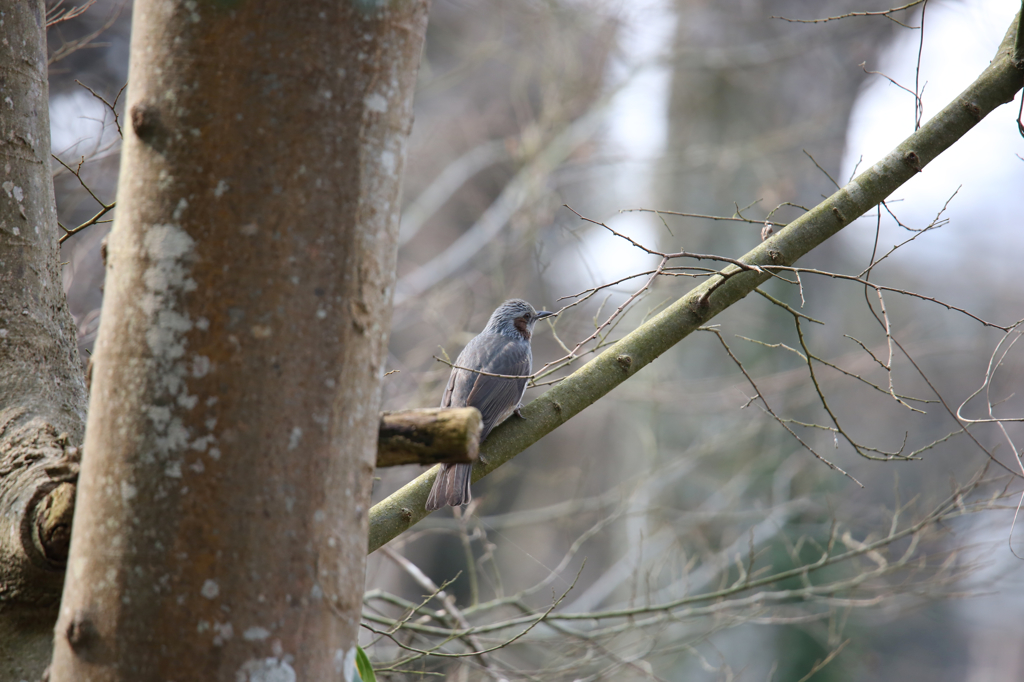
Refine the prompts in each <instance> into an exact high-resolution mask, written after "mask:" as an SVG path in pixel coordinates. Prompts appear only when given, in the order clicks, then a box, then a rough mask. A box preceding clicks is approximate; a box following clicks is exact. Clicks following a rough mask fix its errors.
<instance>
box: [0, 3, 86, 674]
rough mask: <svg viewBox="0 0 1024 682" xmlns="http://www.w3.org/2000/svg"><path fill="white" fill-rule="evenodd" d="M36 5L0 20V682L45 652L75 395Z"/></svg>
mask: <svg viewBox="0 0 1024 682" xmlns="http://www.w3.org/2000/svg"><path fill="white" fill-rule="evenodd" d="M44 16H45V14H44V9H43V3H42V2H41V0H37V1H29V2H12V3H4V7H3V13H2V21H0V157H2V158H0V682H6V681H7V680H24V679H35V678H38V676H39V674H40V673H41V672H42V670H43V669H44V668H45V666H46V663H47V662H48V659H49V656H50V644H51V641H52V631H53V622H54V620H55V619H56V617H57V605H58V602H59V599H60V591H61V584H62V582H63V577H64V572H63V568H64V565H65V561H66V559H67V551H68V544H69V540H70V533H69V531H70V527H71V511H72V507H73V504H74V495H75V486H74V480H75V475H76V473H77V467H78V447H76V446H77V445H79V444H81V441H82V433H83V431H84V425H85V407H86V391H85V382H84V380H83V375H82V370H81V365H80V363H79V358H78V351H77V349H76V346H75V326H74V323H73V321H72V319H71V315H70V314H69V313H68V311H67V307H66V305H65V301H64V291H63V289H62V287H61V277H60V266H59V264H58V258H57V257H58V251H57V240H58V237H59V235H58V227H57V216H56V213H55V209H54V203H53V180H52V178H51V171H50V119H49V115H48V109H47V97H48V88H47V80H46V78H47V67H46V40H45V32H46V28H45V18H44Z"/></svg>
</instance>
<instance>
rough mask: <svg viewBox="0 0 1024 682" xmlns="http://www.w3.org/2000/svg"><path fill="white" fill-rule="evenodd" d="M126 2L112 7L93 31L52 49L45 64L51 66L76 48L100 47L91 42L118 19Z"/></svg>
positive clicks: (75, 50) (76, 49)
mask: <svg viewBox="0 0 1024 682" xmlns="http://www.w3.org/2000/svg"><path fill="white" fill-rule="evenodd" d="M90 4H91V3H90ZM126 4H127V0H125V2H122V3H121V4H120V5H118V6H117V7H116V8H115V9H114V11H113V12H111V13H110V17H109V18H108V19H107V20H106V21H105V22H104V23H103V25H102V26H100V27H99V28H98V29H96V30H95V31H93V32H92V33H89V34H87V35H84V36H82V37H81V38H78V39H76V40H72V41H65V42H63V44H62V45H61V46H60V47H59V48H57V49H56V50H54V51H53V53H52V54H51V55H50V57H49V59H48V60H47V64H48V65H50V66H52V65H54V64H56V63H57V62H59V61H60V60H62V59H64V58H65V57H67V56H68V55H70V54H72V53H74V52H77V51H78V50H81V49H83V48H86V47H100V45H99V44H95V43H93V41H94V40H96V39H97V38H99V37H100V36H101V35H103V33H105V32H106V31H107V30H108V29H109V28H110V27H112V26H113V25H114V24H115V23H117V19H118V17H120V16H121V12H122V11H123V10H124V8H125V5H126ZM80 13H81V12H79V14H80ZM55 23H60V22H55Z"/></svg>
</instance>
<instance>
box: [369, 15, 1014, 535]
mask: <svg viewBox="0 0 1024 682" xmlns="http://www.w3.org/2000/svg"><path fill="white" fill-rule="evenodd" d="M1016 26H1017V19H1016V18H1015V19H1014V20H1013V22H1012V24H1011V27H1010V30H1009V31H1008V32H1007V34H1006V37H1005V38H1004V39H1003V42H1002V44H1001V45H1000V46H999V50H998V52H997V53H996V55H995V58H994V59H993V61H992V63H991V64H990V65H989V66H988V68H986V69H985V70H984V71H983V72H982V73H981V75H980V76H979V77H978V79H977V80H976V81H975V82H974V83H972V84H971V85H970V87H968V88H967V89H966V90H965V91H964V92H963V93H961V94H960V96H959V97H957V98H956V99H955V100H954V101H953V102H951V103H950V104H949V105H948V106H946V108H945V109H943V110H942V111H941V112H939V114H938V115H937V116H935V117H934V118H933V119H932V120H930V121H928V122H927V123H926V124H924V125H923V126H921V128H920V129H919V130H917V132H915V133H914V134H913V135H911V136H910V137H908V138H907V139H906V140H905V141H904V142H903V143H902V144H901V145H899V146H898V147H897V148H896V149H894V150H893V151H892V152H890V153H889V154H888V155H887V156H886V157H885V158H884V159H882V160H881V161H879V162H878V163H876V164H875V165H874V166H872V167H871V168H870V169H868V170H867V171H865V172H864V173H861V174H860V175H859V176H857V178H855V179H854V180H853V181H851V182H850V183H849V184H848V185H846V186H845V187H843V188H842V189H840V190H839V191H837V192H836V193H835V194H833V195H832V196H830V197H829V198H828V199H826V200H825V201H823V202H821V203H820V204H818V205H817V206H816V207H815V208H814V209H812V210H811V211H809V212H808V213H806V214H804V215H802V216H801V217H800V218H798V219H796V220H794V221H793V222H792V223H790V224H789V225H788V226H787V227H786V228H784V229H782V230H780V231H779V232H778V233H777V234H775V235H773V236H772V237H770V238H769V239H767V240H766V241H764V242H762V243H761V244H759V245H758V246H757V247H756V248H754V249H753V250H751V251H750V252H748V253H747V254H746V255H745V256H743V258H742V259H740V260H742V262H744V263H746V264H748V265H757V266H763V267H770V266H772V265H779V266H786V265H792V264H793V263H794V262H796V260H797V259H798V258H800V257H801V256H803V255H804V254H806V253H808V252H809V251H810V250H811V249H813V248H814V247H816V246H818V245H819V244H821V243H822V242H824V241H825V240H827V239H828V238H829V237H831V236H832V235H834V234H836V233H837V232H839V230H841V229H842V228H843V227H845V226H847V225H849V224H850V223H851V222H852V221H853V220H855V219H856V218H858V217H860V216H861V215H863V214H864V213H865V212H867V211H868V210H870V209H871V208H872V207H874V206H876V205H877V204H878V203H879V202H881V201H883V200H884V199H885V198H886V197H888V196H889V195H890V194H892V192H894V191H895V190H896V189H898V188H899V187H900V186H901V185H903V183H905V182H907V180H909V179H910V178H912V177H913V176H914V175H916V174H917V173H920V172H921V171H922V169H923V168H924V167H925V166H926V165H928V163H930V162H931V161H932V160H933V159H935V157H937V156H938V155H939V154H940V153H942V152H943V151H945V150H946V149H947V148H948V147H950V146H951V145H952V144H953V143H954V142H956V141H957V140H959V139H960V138H961V137H963V136H964V134H966V133H967V131H969V130H970V129H971V128H973V127H974V126H975V125H976V124H977V123H978V122H979V121H981V119H983V118H984V117H985V116H987V115H988V114H989V113H991V112H992V111H993V110H994V109H995V108H996V107H998V106H1000V105H1002V104H1005V103H1006V102H1009V101H1011V100H1012V99H1013V97H1014V95H1015V94H1016V93H1017V91H1018V90H1020V89H1021V84H1022V77H1021V76H1022V74H1021V71H1019V70H1018V69H1017V68H1016V67H1015V66H1014V63H1013V60H1012V52H1013V46H1014V40H1015V34H1016ZM721 275H722V276H717V277H711V278H709V279H708V280H707V281H706V282H705V283H703V284H702V285H700V286H698V287H695V288H694V289H692V290H691V291H690V292H689V293H687V294H686V295H685V296H683V297H682V298H680V299H679V300H677V301H676V302H675V303H674V304H672V305H671V306H669V307H668V308H667V309H666V310H664V311H663V312H662V313H661V314H660V315H658V316H657V317H655V318H653V319H651V320H650V321H648V322H647V323H645V324H644V325H642V326H640V327H639V328H637V329H636V330H635V331H633V332H632V333H630V334H629V335H628V336H626V337H625V338H623V339H622V340H621V341H619V342H618V343H616V344H614V345H612V346H611V347H610V348H608V350H606V351H605V352H604V353H602V354H601V355H599V356H598V357H597V358H595V359H594V360H592V361H591V362H589V363H588V364H586V365H585V366H583V367H581V368H580V369H579V370H577V371H576V372H575V373H573V374H572V375H571V376H570V377H568V378H567V379H565V380H564V381H562V382H561V383H560V384H558V385H557V386H555V387H554V388H552V389H551V390H550V391H548V392H547V393H545V394H544V395H542V396H541V397H539V398H538V399H536V400H534V401H533V402H532V403H530V404H529V405H527V406H526V407H525V408H524V409H523V415H524V416H525V417H526V420H519V419H512V420H509V421H507V422H505V423H504V424H502V425H501V426H499V427H497V428H496V429H495V430H494V431H493V432H492V433H491V434H490V436H489V437H488V439H487V442H486V443H485V444H484V446H483V449H482V452H481V455H482V459H481V461H480V462H479V463H477V465H476V467H474V470H473V480H474V481H477V480H479V479H480V478H483V477H484V476H486V475H487V474H489V473H490V472H491V471H493V470H494V469H496V468H498V467H499V466H501V465H502V464H504V463H505V462H507V461H509V460H510V459H512V457H514V456H515V455H517V454H518V453H520V452H522V451H523V450H525V449H526V448H527V447H529V446H530V445H532V444H533V443H535V442H537V441H538V440H540V439H541V438H542V437H543V436H545V435H547V434H548V433H550V432H551V431H553V430H554V429H556V428H557V427H558V426H560V425H561V424H563V423H564V422H565V421H567V420H568V419H570V418H571V417H573V416H575V415H577V414H579V413H580V412H581V411H583V409H584V408H586V407H587V406H589V405H591V404H592V403H594V402H596V401H597V400H598V399H600V398H601V397H602V396H604V395H605V394H607V393H608V392H609V391H611V390H612V389H613V388H615V387H616V386H618V385H619V384H621V383H622V382H623V381H625V380H626V379H627V378H629V377H630V376H632V375H633V374H635V373H636V372H637V371H639V370H640V368H642V367H645V366H646V365H648V364H650V363H651V362H653V361H654V359H655V358H657V357H658V356H659V355H661V354H662V353H664V352H665V351H667V350H668V349H669V348H671V347H672V346H674V345H675V344H677V343H679V342H680V341H681V340H683V339H684V338H686V337H687V336H688V335H689V334H690V333H691V332H693V331H695V330H696V329H698V328H699V327H700V326H701V325H703V324H705V323H707V322H708V320H710V319H711V318H713V317H714V316H715V315H717V314H718V313H720V312H722V311H723V310H725V309H726V308H728V307H729V306H731V305H732V304H734V303H736V302H737V301H739V300H740V299H742V298H744V297H745V296H746V295H747V294H749V293H750V292H752V291H753V290H754V289H755V288H757V287H758V286H759V285H760V284H761V283H763V282H764V281H766V280H767V279H768V278H769V277H770V276H771V275H770V274H769V273H768V272H756V271H753V270H747V271H743V270H741V269H740V268H739V267H737V266H735V265H730V266H729V267H727V268H724V269H723V270H722V271H721ZM435 475H436V470H431V471H428V472H426V473H424V474H423V475H422V476H419V477H418V478H416V479H415V480H413V481H412V482H410V483H409V484H408V485H406V486H404V487H403V488H401V489H400V490H398V491H397V492H395V493H394V494H393V495H391V496H390V497H388V498H387V499H385V500H383V501H381V502H380V503H378V504H376V505H374V507H373V508H372V509H371V510H370V544H369V549H370V551H371V552H372V551H373V550H375V549H377V548H379V547H380V546H382V545H383V544H385V543H386V542H388V541H389V540H391V539H392V538H394V537H396V536H397V535H399V534H400V533H402V532H403V531H404V530H406V529H407V528H409V527H411V526H412V525H413V524H415V523H417V522H418V521H419V520H420V519H422V518H423V517H425V516H426V515H427V512H426V511H425V510H424V508H423V505H424V501H425V500H426V498H427V495H428V493H429V491H430V486H431V485H432V484H433V482H434V476H435Z"/></svg>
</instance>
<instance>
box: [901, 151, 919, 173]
mask: <svg viewBox="0 0 1024 682" xmlns="http://www.w3.org/2000/svg"><path fill="white" fill-rule="evenodd" d="M903 163H905V164H907V165H908V166H910V168H911V169H913V171H914V172H915V173H920V172H921V157H919V156H918V155H917V152H914V151H910V152H907V153H906V154H904V155H903Z"/></svg>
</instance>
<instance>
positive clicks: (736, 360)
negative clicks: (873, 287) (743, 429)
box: [701, 318, 864, 488]
mask: <svg viewBox="0 0 1024 682" xmlns="http://www.w3.org/2000/svg"><path fill="white" fill-rule="evenodd" d="M797 319H799V318H797ZM701 331H707V332H711V333H712V334H714V335H715V336H716V337H717V338H718V341H719V342H720V343H721V344H722V347H723V348H724V349H725V352H726V353H727V354H728V355H729V358H730V359H731V360H732V361H733V363H734V364H735V365H736V367H737V368H738V369H739V370H740V372H742V373H743V376H744V377H746V379H747V381H748V382H749V383H750V385H751V387H752V388H753V389H754V394H755V395H754V397H755V398H756V399H757V400H759V401H760V402H761V405H762V406H763V407H764V410H765V412H767V413H768V414H770V415H771V416H772V418H773V419H775V421H777V422H778V423H779V424H780V425H781V426H782V428H784V429H786V431H788V432H789V435H791V436H793V438H795V439H796V441H797V442H798V443H800V445H802V446H803V447H804V449H806V450H807V451H808V452H810V453H811V454H812V455H814V456H815V457H816V458H817V459H818V460H820V461H822V462H824V463H825V464H826V465H827V466H828V467H829V468H830V469H832V470H833V471H837V472H839V473H840V474H842V475H843V476H845V477H847V478H848V479H850V480H851V481H853V482H854V483H856V484H857V485H858V486H860V487H861V488H863V487H864V484H863V483H861V482H860V481H858V480H857V479H856V478H854V477H853V476H851V475H850V474H848V473H847V472H846V471H845V470H844V469H842V468H840V467H839V466H837V465H836V464H834V463H832V462H831V461H829V460H828V459H827V458H825V457H822V456H821V455H820V454H818V452H817V450H815V449H814V448H813V447H811V446H810V445H808V444H807V443H806V442H805V441H804V440H803V439H802V438H800V436H798V435H797V433H796V431H794V430H793V429H791V428H789V424H787V423H786V422H785V421H784V420H783V419H782V418H780V417H779V415H777V414H776V413H775V411H774V410H772V408H771V406H770V405H769V404H768V400H767V399H766V398H765V397H764V394H762V393H761V389H759V388H758V387H757V382H755V381H754V379H753V377H751V376H750V374H749V373H748V372H747V370H746V368H745V367H744V366H743V363H742V362H740V359H739V358H737V357H736V355H735V354H734V353H733V352H732V349H731V348H729V344H728V343H726V342H725V338H724V337H723V336H722V332H721V331H719V330H718V329H714V328H710V327H701Z"/></svg>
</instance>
